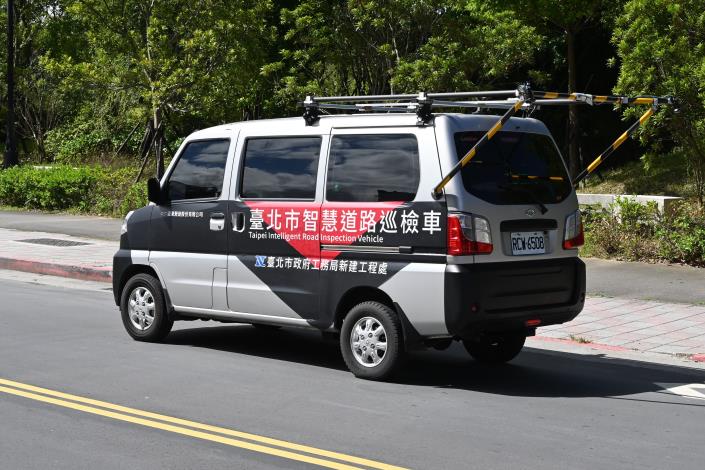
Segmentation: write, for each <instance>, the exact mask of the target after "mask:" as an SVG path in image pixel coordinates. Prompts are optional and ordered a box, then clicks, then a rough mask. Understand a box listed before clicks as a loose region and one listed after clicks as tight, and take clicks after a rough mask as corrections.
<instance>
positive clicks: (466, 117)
mask: <svg viewBox="0 0 705 470" xmlns="http://www.w3.org/2000/svg"><path fill="white" fill-rule="evenodd" d="M434 118H435V122H434V124H432V125H435V126H439V125H442V126H443V127H448V128H450V129H452V130H454V129H457V130H477V131H487V130H488V129H490V127H492V126H493V125H494V124H495V123H496V122H497V120H498V119H499V116H497V115H488V114H462V113H434ZM416 125H417V118H416V114H413V113H359V114H331V115H322V116H320V118H319V120H318V121H317V122H316V123H315V124H314V125H313V126H307V125H306V122H305V121H304V119H303V118H302V117H300V116H298V117H288V118H276V119H258V120H254V121H241V122H232V123H229V124H222V125H220V126H214V127H209V128H207V129H201V130H198V131H195V132H194V133H192V134H191V135H190V136H189V139H197V138H209V137H217V136H223V135H224V134H230V133H231V132H232V131H234V130H239V129H248V130H260V129H261V130H262V131H272V129H276V131H277V133H278V134H280V133H281V132H292V133H295V132H297V131H300V130H303V129H311V128H314V129H315V128H322V129H326V130H329V129H333V128H349V127H396V126H416ZM503 129H504V130H507V131H515V132H531V133H538V134H548V129H547V128H546V125H545V124H544V123H543V122H541V121H539V120H538V119H534V118H519V117H512V118H511V119H510V120H509V122H507V124H505V126H504V128H503Z"/></svg>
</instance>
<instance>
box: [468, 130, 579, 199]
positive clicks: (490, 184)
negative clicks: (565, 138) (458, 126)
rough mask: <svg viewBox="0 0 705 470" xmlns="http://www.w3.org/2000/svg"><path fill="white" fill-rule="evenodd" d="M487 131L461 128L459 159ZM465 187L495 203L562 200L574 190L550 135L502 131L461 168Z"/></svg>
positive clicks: (470, 191) (481, 197) (475, 194)
mask: <svg viewBox="0 0 705 470" xmlns="http://www.w3.org/2000/svg"><path fill="white" fill-rule="evenodd" d="M483 135H484V132H477V131H473V132H458V133H456V134H455V149H456V152H457V156H458V160H460V159H461V158H463V156H465V154H466V153H467V152H468V151H469V150H470V149H471V148H472V146H473V145H475V144H476V143H477V141H478V140H480V138H482V136H483ZM460 174H461V176H462V178H463V185H464V186H465V189H466V190H467V191H468V192H469V193H471V194H473V195H474V196H477V197H479V198H480V199H483V200H485V201H487V202H490V203H492V204H533V203H536V202H538V201H540V202H541V203H543V204H553V203H558V202H561V201H562V200H563V199H565V198H566V197H568V195H569V194H570V193H571V190H572V187H571V184H570V179H569V178H568V174H567V173H566V169H565V165H564V164H563V159H562V158H561V156H560V153H558V149H557V148H556V145H555V144H554V143H553V140H551V138H550V137H549V136H547V135H542V134H530V133H522V132H499V133H497V135H495V136H494V137H493V138H492V139H491V140H489V141H488V142H487V143H485V145H484V146H483V147H482V148H481V149H480V151H479V152H478V153H477V155H475V157H474V158H473V159H472V160H470V162H469V163H468V164H467V165H466V166H465V168H463V169H462V171H461V172H460Z"/></svg>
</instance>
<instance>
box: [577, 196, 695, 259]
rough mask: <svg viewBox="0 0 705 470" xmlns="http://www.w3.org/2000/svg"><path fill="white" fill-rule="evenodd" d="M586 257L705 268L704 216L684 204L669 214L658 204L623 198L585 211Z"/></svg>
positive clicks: (584, 252)
mask: <svg viewBox="0 0 705 470" xmlns="http://www.w3.org/2000/svg"><path fill="white" fill-rule="evenodd" d="M582 211H583V217H584V224H585V237H586V240H585V242H586V243H585V247H584V249H583V254H585V255H587V256H597V257H607V258H619V259H624V260H629V261H667V262H676V263H686V264H691V265H695V266H703V265H705V213H704V212H703V210H702V209H700V208H699V207H698V206H697V205H694V204H691V203H688V202H683V203H681V204H678V205H677V206H675V208H673V209H672V210H670V211H669V212H668V213H666V214H662V213H661V212H660V211H659V210H658V207H657V206H656V204H655V203H649V204H646V205H644V204H640V203H638V202H636V201H633V200H631V199H628V198H620V199H618V200H617V202H615V203H614V204H612V205H611V206H610V207H609V208H607V209H603V208H595V207H586V208H582Z"/></svg>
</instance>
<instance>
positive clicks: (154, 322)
mask: <svg viewBox="0 0 705 470" xmlns="http://www.w3.org/2000/svg"><path fill="white" fill-rule="evenodd" d="M120 311H121V313H122V323H123V325H125V329H126V330H127V332H128V333H129V335H130V336H132V338H133V339H136V340H137V341H149V342H158V341H161V340H162V339H164V337H165V336H166V335H168V334H169V332H170V331H171V327H172V326H173V324H174V322H173V321H172V320H171V319H170V318H169V317H168V316H167V313H166V304H165V302H164V294H163V293H162V286H161V285H160V284H159V280H158V279H156V278H155V277H154V276H150V275H149V274H137V275H135V276H133V277H131V278H130V280H128V281H127V284H125V288H124V289H123V291H122V297H121V299H120Z"/></svg>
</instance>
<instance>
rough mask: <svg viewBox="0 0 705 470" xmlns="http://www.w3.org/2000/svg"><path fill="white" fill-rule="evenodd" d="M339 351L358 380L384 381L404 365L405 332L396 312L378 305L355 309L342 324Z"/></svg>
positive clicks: (359, 306) (364, 305)
mask: <svg viewBox="0 0 705 470" xmlns="http://www.w3.org/2000/svg"><path fill="white" fill-rule="evenodd" d="M340 349H341V352H342V354H343V359H344V360H345V364H346V365H347V366H348V369H350V372H352V373H353V374H354V375H355V376H356V377H359V378H363V379H370V380H381V379H385V378H388V377H389V376H391V375H392V374H393V373H394V372H395V371H396V369H397V368H398V367H399V365H400V363H401V362H402V356H403V348H402V330H401V325H400V324H399V318H398V317H397V315H396V314H395V313H394V311H393V310H392V309H391V308H389V307H387V306H386V305H384V304H381V303H379V302H363V303H361V304H358V305H356V306H355V307H353V308H352V309H351V310H350V312H349V313H348V315H347V316H346V317H345V320H344V321H343V328H342V330H341V332H340Z"/></svg>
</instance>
